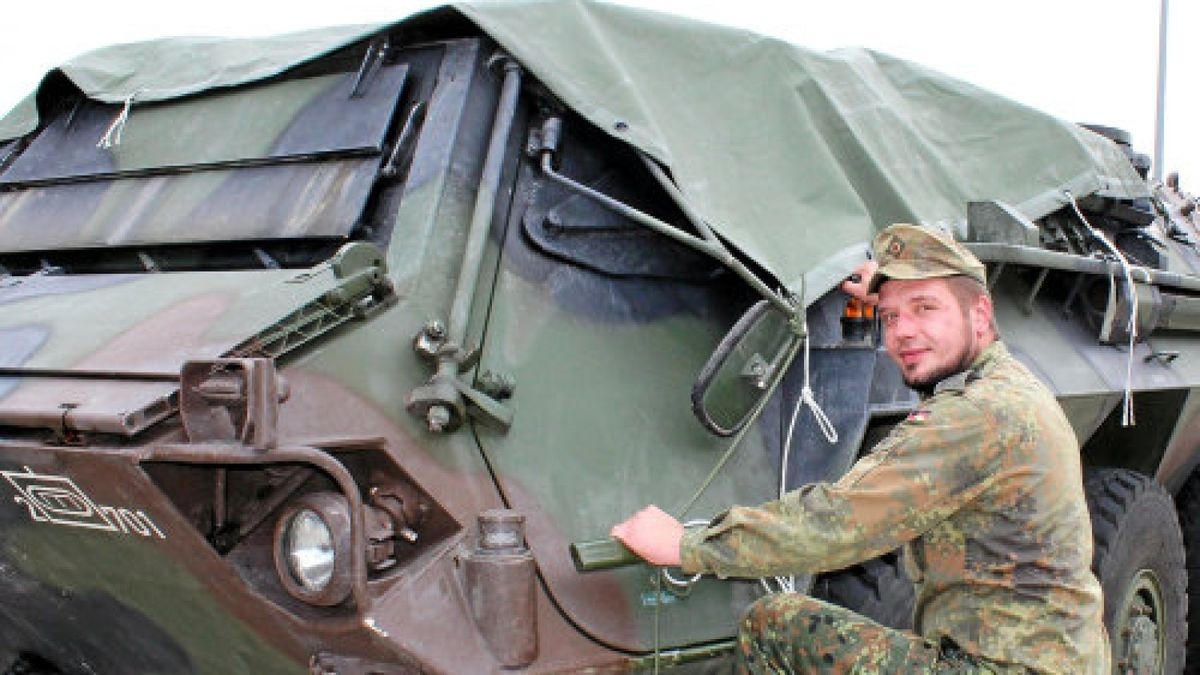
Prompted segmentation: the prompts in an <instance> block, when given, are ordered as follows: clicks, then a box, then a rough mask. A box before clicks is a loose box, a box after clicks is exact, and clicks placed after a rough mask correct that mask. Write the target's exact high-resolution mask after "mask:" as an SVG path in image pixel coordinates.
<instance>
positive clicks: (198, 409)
mask: <svg viewBox="0 0 1200 675" xmlns="http://www.w3.org/2000/svg"><path fill="white" fill-rule="evenodd" d="M281 394H282V397H281ZM286 394H287V386H286V384H281V383H280V381H279V378H278V377H277V376H276V374H275V362H274V361H272V360H271V359H213V360H196V361H187V362H185V363H184V364H183V368H182V369H181V370H180V373H179V417H180V419H181V420H182V421H183V429H184V432H185V433H186V434H187V437H188V440H189V441H190V442H192V443H240V444H242V445H245V446H247V447H251V448H254V449H256V450H269V449H271V448H274V447H275V446H276V444H277V441H278V429H277V426H278V421H279V402H280V401H281V400H282V398H286Z"/></svg>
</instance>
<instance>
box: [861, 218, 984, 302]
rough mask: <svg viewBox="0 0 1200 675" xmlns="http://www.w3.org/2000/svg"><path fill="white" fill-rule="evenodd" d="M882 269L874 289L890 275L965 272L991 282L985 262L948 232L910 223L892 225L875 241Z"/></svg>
mask: <svg viewBox="0 0 1200 675" xmlns="http://www.w3.org/2000/svg"><path fill="white" fill-rule="evenodd" d="M871 248H873V249H874V251H875V262H877V263H878V264H879V269H878V270H876V271H875V276H873V277H871V285H870V291H871V292H872V293H874V292H876V291H878V290H879V286H880V285H881V284H882V283H883V282H884V281H886V280H888V279H933V278H936V277H952V276H955V275H959V274H962V275H965V276H968V277H971V278H972V279H974V280H976V281H978V282H979V283H981V284H984V285H987V275H986V271H985V270H984V267H983V263H981V262H979V258H976V257H975V254H974V253H971V252H970V251H968V250H967V249H966V247H965V246H963V245H962V244H960V243H958V242H957V241H954V239H953V238H952V237H951V236H950V235H949V234H947V233H945V232H943V231H942V230H939V229H937V228H933V227H921V226H918V225H909V224H908V223H896V224H895V225H890V226H888V227H887V228H886V229H884V230H883V231H882V232H880V233H879V234H877V235H875V240H874V241H873V242H871Z"/></svg>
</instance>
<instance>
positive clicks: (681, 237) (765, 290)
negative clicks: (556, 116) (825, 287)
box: [542, 151, 799, 317]
mask: <svg viewBox="0 0 1200 675" xmlns="http://www.w3.org/2000/svg"><path fill="white" fill-rule="evenodd" d="M647 166H648V167H649V168H650V172H651V173H652V174H654V176H655V178H656V179H658V181H659V183H660V184H663V186H664V188H666V187H667V186H668V185H670V186H671V187H670V188H667V191H668V194H670V195H671V197H672V199H673V200H675V201H676V203H679V201H680V199H678V198H676V196H675V195H674V193H673V192H672V189H673V188H674V185H672V184H671V181H670V179H669V178H667V177H666V174H664V173H662V169H659V168H658V167H657V166H656V165H654V164H653V163H651V162H648V163H647ZM542 172H543V173H545V174H546V175H547V176H549V177H550V178H552V179H553V180H554V181H555V182H557V183H559V184H561V185H564V186H566V187H568V188H570V189H572V190H574V191H576V192H579V193H580V194H583V195H586V196H588V197H590V198H592V199H593V200H595V201H597V202H599V203H600V204H601V205H603V206H605V207H607V208H609V209H611V210H613V211H615V212H617V213H619V214H621V215H623V216H625V217H626V218H628V219H630V220H632V221H634V222H635V223H637V224H639V225H642V226H643V227H647V228H649V229H651V230H654V231H655V232H657V233H659V234H661V235H663V236H665V237H669V238H671V239H673V240H675V241H677V242H679V243H681V244H683V245H684V246H687V247H688V248H692V249H695V250H697V251H700V252H701V253H703V254H705V255H707V256H709V257H712V258H715V259H716V260H717V261H718V262H720V263H721V264H722V265H725V266H726V267H728V268H729V269H731V270H733V272H734V273H735V274H737V275H738V276H739V277H741V278H742V279H743V280H744V281H746V283H748V284H750V285H751V286H752V287H753V288H754V290H756V291H758V293H759V294H760V295H762V296H763V297H764V298H766V299H767V300H769V301H770V302H771V304H773V305H775V306H776V307H778V308H779V309H780V310H781V311H782V312H783V313H784V314H785V315H786V316H788V317H794V316H796V314H797V313H798V312H799V309H798V308H797V307H795V306H793V305H792V304H791V303H789V302H788V301H787V300H785V299H784V298H783V297H781V296H780V295H779V294H778V293H776V292H775V291H773V290H772V289H771V288H770V287H769V286H767V285H766V284H765V283H763V281H762V279H759V278H758V277H757V276H755V275H754V274H753V273H752V272H751V271H750V270H748V269H746V266H745V265H743V264H742V262H741V261H740V260H738V259H737V258H735V257H734V256H733V254H732V253H730V252H729V249H727V248H725V245H724V244H722V243H721V240H720V239H717V237H716V235H715V234H713V232H712V229H711V228H709V226H708V224H707V223H705V222H704V221H703V220H700V218H699V216H698V215H696V214H695V213H694V212H690V209H685V211H684V213H685V215H687V216H688V218H689V219H692V218H693V217H694V218H695V219H694V220H692V224H693V225H695V226H696V229H697V230H699V231H700V234H701V237H703V238H701V237H697V236H695V235H693V234H689V233H687V232H684V231H683V230H680V229H679V228H677V227H672V226H671V225H670V224H668V223H665V222H663V221H661V220H659V219H658V218H655V217H654V216H652V215H650V214H648V213H645V212H643V211H639V210H638V209H635V208H633V207H632V206H629V205H628V204H626V203H624V202H622V201H619V200H617V199H613V198H612V197H610V196H608V195H606V194H604V193H603V192H600V191H599V190H596V189H594V188H591V187H589V186H587V185H584V184H583V183H580V182H578V181H576V180H574V179H573V178H570V177H568V176H564V175H563V174H561V173H558V172H557V171H555V170H554V162H553V153H552V152H551V151H543V152H542ZM681 208H682V207H681Z"/></svg>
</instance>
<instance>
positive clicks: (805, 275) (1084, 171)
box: [0, 0, 1149, 301]
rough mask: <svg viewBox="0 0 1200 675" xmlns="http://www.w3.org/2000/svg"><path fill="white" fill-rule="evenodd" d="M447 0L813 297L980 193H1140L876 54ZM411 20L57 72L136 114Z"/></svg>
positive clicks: (1041, 122) (1065, 145)
mask: <svg viewBox="0 0 1200 675" xmlns="http://www.w3.org/2000/svg"><path fill="white" fill-rule="evenodd" d="M454 9H455V10H457V11H458V12H460V13H461V14H463V15H465V16H466V17H467V18H469V19H470V20H471V21H472V22H474V23H475V24H476V25H478V26H479V27H480V28H481V29H482V30H483V31H484V32H485V33H487V34H488V35H489V36H491V37H492V38H493V39H494V40H495V41H496V42H498V43H499V44H500V45H501V46H502V47H503V48H504V49H505V50H507V51H508V52H509V53H510V54H511V55H513V56H514V57H515V58H516V59H517V60H518V61H519V62H520V63H521V64H522V65H523V66H524V67H525V68H527V69H528V71H530V72H531V73H532V74H533V75H535V76H536V77H537V78H538V79H539V80H540V81H541V82H542V83H543V84H544V85H545V86H546V87H547V88H548V89H549V90H550V91H551V92H552V93H553V94H554V95H555V96H556V97H558V98H559V99H560V100H561V101H562V102H563V103H564V104H565V105H567V106H569V107H570V108H572V109H574V110H575V111H576V112H578V113H579V114H580V115H582V116H583V117H584V118H585V119H587V120H588V121H589V122H590V123H592V124H594V125H595V126H597V127H598V128H600V129H603V130H605V131H606V132H607V133H609V134H610V135H611V136H613V137H614V138H617V139H620V140H621V141H624V142H626V143H629V144H630V145H632V146H634V147H636V148H638V149H639V150H641V151H643V152H644V153H646V154H647V155H649V156H650V157H652V158H654V159H655V160H657V161H659V162H660V163H662V164H663V165H664V166H666V167H667V168H668V169H669V171H670V173H671V175H672V176H673V178H674V180H675V182H676V184H677V185H678V186H679V188H680V190H681V191H682V193H683V195H684V198H685V199H686V200H687V201H688V202H689V204H690V206H691V207H692V208H693V209H694V210H695V212H697V213H698V214H700V216H701V217H702V218H704V219H705V220H706V221H707V222H708V223H709V224H710V225H711V226H712V227H713V229H715V230H716V231H717V232H718V233H720V234H721V235H722V236H723V237H724V238H725V239H726V240H728V241H729V242H731V243H732V244H733V245H734V246H735V247H737V248H738V249H739V250H740V251H741V252H742V253H743V254H745V255H746V256H748V257H749V258H751V259H753V260H754V261H755V262H757V263H758V264H759V265H760V266H761V267H762V268H763V269H765V270H766V271H767V272H769V273H770V274H772V275H774V277H775V280H776V281H778V282H780V283H783V284H785V285H788V286H789V287H790V288H792V289H793V290H795V289H797V288H798V287H799V286H800V285H801V283H803V284H804V285H805V287H806V288H805V290H806V293H805V295H806V296H807V299H808V300H810V301H811V299H813V298H815V297H818V296H819V295H820V294H822V293H824V292H825V291H826V290H828V289H829V288H832V287H833V286H834V285H836V284H837V282H838V280H840V279H841V278H842V277H844V276H845V275H846V274H847V273H848V272H849V271H850V270H851V269H852V268H853V267H854V266H855V265H856V264H857V263H858V262H860V261H861V260H862V259H863V257H864V255H865V251H866V247H865V244H866V242H867V241H869V240H870V238H871V237H872V236H873V234H874V233H875V232H876V231H878V230H879V229H882V228H883V227H886V226H887V225H889V224H891V223H893V222H917V223H928V224H940V225H943V226H946V227H947V228H949V229H952V230H956V231H957V232H958V233H959V234H960V235H962V234H964V233H965V220H966V206H967V202H968V201H971V200H989V199H995V200H1001V201H1004V202H1007V203H1009V204H1011V205H1013V206H1015V207H1016V208H1017V209H1018V210H1020V211H1021V212H1022V213H1023V214H1024V215H1025V216H1026V217H1028V218H1031V219H1032V218H1039V217H1041V216H1043V215H1045V214H1047V213H1050V212H1053V211H1055V210H1057V209H1059V208H1061V207H1062V206H1063V205H1064V204H1066V203H1067V202H1066V200H1065V197H1064V194H1063V192H1064V190H1070V191H1071V192H1072V193H1074V194H1075V195H1077V196H1083V195H1087V194H1092V193H1098V194H1101V195H1104V196H1111V197H1116V198H1123V199H1132V198H1139V197H1146V196H1148V195H1149V192H1148V190H1147V186H1146V184H1145V182H1144V181H1143V180H1142V179H1141V178H1140V177H1139V176H1138V175H1137V173H1136V172H1135V171H1134V170H1133V168H1132V167H1131V166H1130V165H1129V162H1128V161H1127V160H1126V158H1125V156H1124V155H1123V154H1122V153H1121V151H1120V150H1119V149H1118V148H1117V146H1116V145H1115V144H1113V143H1112V142H1110V141H1108V140H1107V139H1104V138H1102V137H1100V136H1098V135H1096V134H1094V133H1092V132H1090V131H1087V130H1084V129H1082V128H1081V127H1079V126H1077V125H1075V124H1072V123H1070V122H1066V121H1063V120H1059V119H1057V118H1054V117H1052V116H1050V115H1048V114H1045V113H1042V112H1039V111H1037V110H1034V109H1032V108H1030V107H1028V106H1025V105H1022V104H1019V103H1016V102H1014V101H1011V100H1008V99H1006V98H1004V97H1002V96H999V95H997V94H994V93H991V92H988V91H985V90H983V89H981V88H979V87H976V86H974V85H971V84H969V83H966V82H963V81H961V80H957V79H955V78H951V77H948V76H946V75H943V74H940V73H938V72H935V71H933V70H930V69H928V68H925V67H922V66H920V65H917V64H914V63H911V62H907V61H904V60H901V59H897V58H894V57H891V56H888V55H885V54H881V53H879V52H875V51H871V50H866V49H844V50H836V51H833V52H817V51H812V50H808V49H804V48H801V47H798V46H795V45H792V44H789V43H786V42H783V41H780V40H777V39H774V38H769V37H764V36H761V35H757V34H754V33H751V32H748V31H744V30H740V29H733V28H728V27H722V26H716V25H711V24H706V23H701V22H697V21H694V20H689V19H684V18H681V17H676V16H670V15H666V14H661V13H656V12H651V11H647V10H642V9H635V8H629V7H622V6H618V5H610V4H600V3H593V2H586V1H583V0H570V1H561V2H560V1H557V0H554V1H546V0H539V1H522V2H510V3H495V2H479V3H462V4H457V5H454ZM438 11H442V10H438ZM410 20H414V18H413V17H409V18H408V19H404V20H401V21H399V22H397V23H396V24H378V25H358V26H342V27H332V28H324V29H318V30H311V31H306V32H303V33H295V34H290V35H282V36H276V37H267V38H251V39H245V38H241V39H221V38H170V39H163V40H155V41H150V42H142V43H134V44H126V45H116V46H112V47H106V48H103V49H100V50H96V51H93V52H90V53H87V54H84V55H82V56H79V57H77V58H74V59H72V60H71V61H69V62H67V63H65V64H63V65H62V66H60V68H59V69H58V70H60V71H61V72H62V73H63V74H64V75H65V76H66V77H68V78H69V79H70V80H71V81H72V82H74V83H75V84H76V85H77V86H78V87H79V88H80V89H81V90H82V91H83V92H84V93H85V94H86V95H87V96H88V97H91V98H93V99H96V100H99V101H104V102H110V103H116V102H123V101H127V100H130V98H131V97H132V101H133V104H132V106H133V107H132V111H133V112H132V115H131V117H130V121H129V124H136V118H137V107H136V106H137V103H138V102H149V101H160V100H166V99H171V98H177V97H182V96H187V95H193V94H198V93H201V92H204V91H208V90H211V89H215V88H222V87H233V86H239V85H245V84H248V83H252V82H255V81H258V80H262V79H265V78H269V77H272V76H274V75H277V74H280V73H282V72H284V71H286V70H288V69H289V68H291V67H293V66H295V65H298V64H301V63H305V62H308V61H311V60H314V59H317V58H320V57H321V56H322V55H325V54H329V53H330V52H333V51H335V50H337V49H339V48H341V47H344V46H347V45H350V44H352V43H355V42H358V41H360V40H364V39H368V38H370V37H371V36H372V35H374V34H377V33H379V32H380V31H384V30H390V29H394V28H395V27H396V26H401V27H402V26H403V24H404V23H405V22H406V21H410ZM35 100H36V99H35V96H33V95H31V96H30V97H29V98H28V99H27V100H26V101H24V102H23V103H22V104H20V105H18V106H17V108H15V109H14V110H13V111H12V112H11V113H9V115H8V116H6V117H5V118H4V119H2V120H0V140H3V139H5V138H10V139H11V138H14V137H17V136H21V135H24V134H26V133H29V132H30V131H32V130H33V129H35V128H36V126H37V123H38V119H37V109H36V105H35ZM564 151H567V150H566V149H564ZM802 279H803V282H802Z"/></svg>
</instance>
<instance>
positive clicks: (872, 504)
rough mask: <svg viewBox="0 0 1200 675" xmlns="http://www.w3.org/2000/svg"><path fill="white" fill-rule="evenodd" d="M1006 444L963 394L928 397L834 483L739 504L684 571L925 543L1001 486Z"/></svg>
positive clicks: (801, 561)
mask: <svg viewBox="0 0 1200 675" xmlns="http://www.w3.org/2000/svg"><path fill="white" fill-rule="evenodd" d="M1005 437H1009V438H1011V437H1012V435H1011V434H1008V433H1006V432H1005V430H1004V429H1002V428H1000V427H999V426H998V425H997V424H995V422H994V420H993V418H992V417H991V416H989V414H988V413H987V411H986V410H985V409H983V408H982V407H980V406H979V405H978V404H977V403H976V402H974V401H971V400H970V399H969V397H967V396H966V395H964V394H963V393H962V392H957V391H956V392H946V393H944V394H939V395H937V396H934V397H932V398H930V399H929V400H928V401H926V402H925V404H924V406H923V407H922V408H920V409H918V410H917V411H915V412H914V413H913V414H912V415H910V416H909V418H908V419H907V420H905V421H904V422H902V423H901V424H899V425H897V426H896V428H895V429H894V430H893V431H892V433H891V434H890V435H889V436H888V437H887V438H885V439H884V440H883V441H881V442H880V443H879V444H878V445H877V446H876V447H875V449H874V451H873V452H871V453H870V454H869V455H867V456H865V457H863V458H862V459H860V460H859V461H858V462H857V463H856V464H855V465H854V466H853V467H851V469H850V471H848V472H847V473H846V475H845V476H843V477H842V478H841V480H839V481H838V482H836V483H832V484H829V483H813V484H810V485H805V486H802V487H800V488H798V489H796V490H795V491H793V492H790V493H788V494H787V495H785V496H784V497H783V498H782V499H779V500H776V501H772V502H768V503H766V504H763V505H762V506H758V507H744V506H735V507H733V508H731V509H730V510H729V511H727V512H725V513H724V514H722V515H720V516H718V517H717V518H716V519H714V521H713V523H712V524H711V525H709V526H708V527H707V528H704V529H701V530H696V531H692V532H689V533H687V534H685V535H684V538H683V540H682V542H681V544H680V555H681V558H682V566H683V569H684V571H686V572H689V573H695V572H706V573H712V574H716V575H718V576H722V577H725V576H741V577H760V576H767V575H772V574H794V573H804V572H822V571H826V570H832V569H840V568H843V567H847V566H849V565H853V564H855V563H858V562H862V561H864V560H869V559H871V558H874V557H877V556H879V555H882V554H884V553H886V552H888V551H891V550H893V549H896V548H898V547H899V546H901V545H903V544H905V543H907V542H908V541H911V540H912V539H915V538H916V537H918V536H920V535H921V534H923V533H924V532H926V531H927V530H929V529H930V528H932V527H933V526H935V525H937V524H938V523H939V522H941V521H942V520H944V519H945V518H947V517H948V516H950V515H951V514H953V513H954V512H955V511H957V510H958V509H960V508H961V507H962V506H963V505H964V504H967V503H969V502H971V500H973V499H975V497H977V496H978V495H979V494H980V493H981V492H983V491H984V490H986V489H987V488H988V487H989V485H990V484H991V483H992V481H994V480H995V478H996V475H997V472H998V469H999V466H1000V462H1001V461H1002V458H1003V449H1004V446H1005V440H1004V439H1005Z"/></svg>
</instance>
